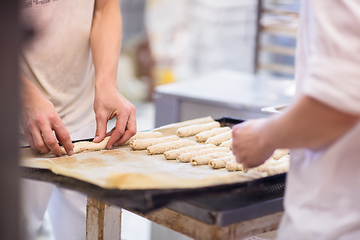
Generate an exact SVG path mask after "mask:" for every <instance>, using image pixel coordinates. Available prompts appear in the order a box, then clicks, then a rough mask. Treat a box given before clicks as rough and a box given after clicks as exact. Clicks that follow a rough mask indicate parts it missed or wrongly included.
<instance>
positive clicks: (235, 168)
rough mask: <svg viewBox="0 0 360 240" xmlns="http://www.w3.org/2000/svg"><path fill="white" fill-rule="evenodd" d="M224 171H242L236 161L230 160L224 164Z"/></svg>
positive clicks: (241, 166) (242, 168) (240, 165)
mask: <svg viewBox="0 0 360 240" xmlns="http://www.w3.org/2000/svg"><path fill="white" fill-rule="evenodd" d="M226 170H228V171H230V172H232V171H244V167H243V165H242V164H240V163H238V162H237V161H236V160H231V161H229V162H228V163H227V164H226Z"/></svg>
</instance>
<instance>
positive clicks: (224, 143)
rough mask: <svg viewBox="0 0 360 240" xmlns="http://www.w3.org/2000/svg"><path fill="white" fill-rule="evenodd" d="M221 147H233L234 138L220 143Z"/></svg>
mask: <svg viewBox="0 0 360 240" xmlns="http://www.w3.org/2000/svg"><path fill="white" fill-rule="evenodd" d="M220 147H228V148H230V149H232V138H231V139H230V140H227V141H225V142H223V143H221V144H220Z"/></svg>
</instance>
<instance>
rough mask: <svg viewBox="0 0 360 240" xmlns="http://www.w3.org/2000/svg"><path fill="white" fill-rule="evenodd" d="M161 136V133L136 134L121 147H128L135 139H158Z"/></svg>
mask: <svg viewBox="0 0 360 240" xmlns="http://www.w3.org/2000/svg"><path fill="white" fill-rule="evenodd" d="M162 136H163V134H162V133H161V132H138V133H136V134H135V135H134V136H132V137H131V138H130V139H129V140H127V141H126V142H125V143H124V144H123V145H129V144H130V142H131V141H133V140H137V139H146V138H160V137H162Z"/></svg>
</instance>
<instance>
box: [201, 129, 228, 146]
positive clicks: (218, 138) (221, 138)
mask: <svg viewBox="0 0 360 240" xmlns="http://www.w3.org/2000/svg"><path fill="white" fill-rule="evenodd" d="M231 138H232V130H230V131H227V132H224V133H220V134H218V135H215V136H214V137H211V138H209V139H208V140H206V142H205V143H206V144H214V145H216V146H219V145H220V144H221V143H223V142H225V141H227V140H230V139H231Z"/></svg>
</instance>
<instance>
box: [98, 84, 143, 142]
mask: <svg viewBox="0 0 360 240" xmlns="http://www.w3.org/2000/svg"><path fill="white" fill-rule="evenodd" d="M94 110H95V114H96V123H97V127H96V134H95V138H94V142H100V141H102V140H103V139H104V137H105V136H110V135H111V137H110V139H109V141H108V144H107V146H106V147H107V148H108V149H110V148H112V146H116V145H120V144H123V143H125V142H126V141H127V140H129V139H130V138H131V137H132V136H134V135H135V133H136V109H135V107H134V106H133V105H132V104H131V103H130V102H129V101H128V100H127V99H126V98H124V97H123V96H122V95H121V94H120V93H119V91H118V89H117V87H116V85H113V84H100V85H97V86H96V87H95V102H94ZM113 117H116V126H115V127H114V128H113V129H112V130H111V131H110V132H109V133H108V134H106V126H107V122H108V121H109V120H110V119H112V118H113Z"/></svg>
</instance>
